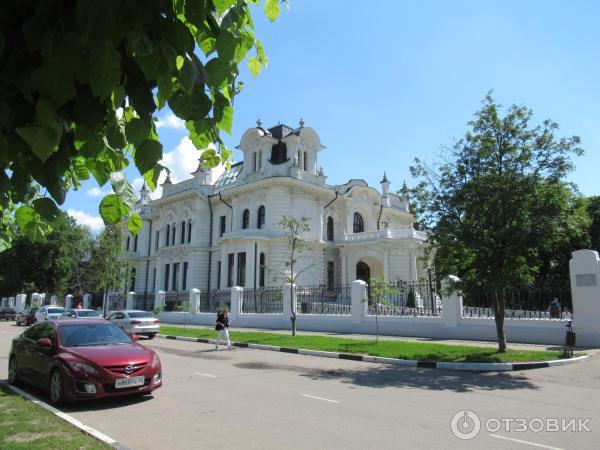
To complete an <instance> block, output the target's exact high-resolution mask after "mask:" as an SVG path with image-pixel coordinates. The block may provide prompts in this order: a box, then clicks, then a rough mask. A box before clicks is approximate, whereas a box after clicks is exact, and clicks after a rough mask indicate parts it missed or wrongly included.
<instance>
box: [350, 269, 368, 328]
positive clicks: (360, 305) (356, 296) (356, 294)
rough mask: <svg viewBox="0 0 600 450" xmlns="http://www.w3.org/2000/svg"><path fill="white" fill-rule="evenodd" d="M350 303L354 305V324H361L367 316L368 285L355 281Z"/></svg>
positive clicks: (352, 286)
mask: <svg viewBox="0 0 600 450" xmlns="http://www.w3.org/2000/svg"><path fill="white" fill-rule="evenodd" d="M350 301H351V304H352V323H361V322H362V320H363V317H364V316H366V315H367V308H368V304H367V303H368V299H367V283H365V282H364V281H363V280H355V281H353V282H352V283H351V291H350Z"/></svg>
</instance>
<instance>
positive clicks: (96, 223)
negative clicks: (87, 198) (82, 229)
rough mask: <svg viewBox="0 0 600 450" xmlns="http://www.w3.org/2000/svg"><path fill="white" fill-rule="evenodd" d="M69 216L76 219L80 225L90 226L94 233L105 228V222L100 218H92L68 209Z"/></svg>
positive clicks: (81, 212)
mask: <svg viewBox="0 0 600 450" xmlns="http://www.w3.org/2000/svg"><path fill="white" fill-rule="evenodd" d="M67 214H68V215H69V216H71V217H72V218H73V219H75V221H76V222H77V223H78V224H79V225H85V226H88V227H90V229H91V230H92V231H94V232H96V231H100V230H101V229H102V228H103V227H104V222H103V221H102V218H101V217H100V216H92V215H91V214H88V213H86V212H84V211H78V210H76V209H67Z"/></svg>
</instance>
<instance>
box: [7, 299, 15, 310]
mask: <svg viewBox="0 0 600 450" xmlns="http://www.w3.org/2000/svg"><path fill="white" fill-rule="evenodd" d="M8 306H9V307H11V308H14V307H15V298H14V297H8Z"/></svg>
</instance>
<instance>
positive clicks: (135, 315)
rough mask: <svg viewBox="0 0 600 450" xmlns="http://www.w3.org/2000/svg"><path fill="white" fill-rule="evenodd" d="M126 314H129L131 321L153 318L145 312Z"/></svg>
mask: <svg viewBox="0 0 600 450" xmlns="http://www.w3.org/2000/svg"><path fill="white" fill-rule="evenodd" d="M128 314H129V317H131V318H132V319H141V318H143V317H154V316H153V315H152V314H150V313H149V312H145V311H140V312H130V313H128Z"/></svg>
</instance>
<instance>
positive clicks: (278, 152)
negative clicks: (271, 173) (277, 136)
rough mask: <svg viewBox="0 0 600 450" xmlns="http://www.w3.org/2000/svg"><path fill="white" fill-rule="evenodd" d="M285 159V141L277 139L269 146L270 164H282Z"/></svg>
mask: <svg viewBox="0 0 600 450" xmlns="http://www.w3.org/2000/svg"><path fill="white" fill-rule="evenodd" d="M287 161H288V157H287V145H286V144H285V142H281V141H278V142H277V144H275V145H274V146H273V147H272V148H271V164H283V163H285V162H287Z"/></svg>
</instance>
